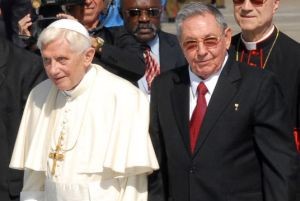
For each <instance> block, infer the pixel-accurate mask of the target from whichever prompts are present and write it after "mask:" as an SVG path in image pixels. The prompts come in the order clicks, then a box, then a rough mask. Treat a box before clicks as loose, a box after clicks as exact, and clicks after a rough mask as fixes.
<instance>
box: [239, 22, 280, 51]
mask: <svg viewBox="0 0 300 201" xmlns="http://www.w3.org/2000/svg"><path fill="white" fill-rule="evenodd" d="M274 29H275V26H273V28H272V29H271V30H270V31H269V32H268V33H267V34H266V35H264V37H262V38H261V39H260V40H258V41H254V42H247V41H245V39H244V38H243V34H241V39H242V41H243V43H244V45H245V47H246V49H247V50H256V49H257V45H258V44H259V43H261V42H262V41H264V40H266V39H267V38H269V37H270V36H271V34H272V33H273V32H274Z"/></svg>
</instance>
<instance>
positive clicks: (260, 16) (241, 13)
mask: <svg viewBox="0 0 300 201" xmlns="http://www.w3.org/2000/svg"><path fill="white" fill-rule="evenodd" d="M262 2H263V4H262V5H256V4H254V3H251V1H250V0H245V1H244V2H243V3H236V4H234V5H233V6H234V17H235V20H236V22H237V23H238V24H239V26H240V27H241V29H242V30H243V31H249V32H253V34H255V33H260V32H263V31H264V30H265V29H267V28H269V27H270V26H271V25H272V23H273V22H272V21H273V16H274V14H275V12H276V10H277V9H278V6H279V0H263V1H262Z"/></svg>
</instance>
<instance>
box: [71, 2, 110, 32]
mask: <svg viewBox="0 0 300 201" xmlns="http://www.w3.org/2000/svg"><path fill="white" fill-rule="evenodd" d="M104 9H105V5H104V0H85V1H84V5H83V6H81V5H80V6H78V5H77V6H72V7H71V9H70V13H71V15H73V16H74V17H75V18H76V19H78V20H79V21H80V22H81V23H82V24H83V25H84V26H86V27H87V28H88V29H90V28H95V27H96V26H97V24H98V22H99V15H100V13H101V12H102V11H103V10H104Z"/></svg>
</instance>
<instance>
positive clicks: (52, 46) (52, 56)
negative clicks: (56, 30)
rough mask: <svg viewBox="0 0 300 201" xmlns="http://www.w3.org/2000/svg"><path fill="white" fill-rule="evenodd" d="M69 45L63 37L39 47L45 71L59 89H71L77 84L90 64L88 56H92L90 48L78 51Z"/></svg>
mask: <svg viewBox="0 0 300 201" xmlns="http://www.w3.org/2000/svg"><path fill="white" fill-rule="evenodd" d="M69 46H70V45H69V44H68V42H67V41H66V40H65V39H58V40H55V41H53V42H50V43H48V44H46V45H44V46H43V47H42V49H41V54H42V58H43V62H44V68H45V70H46V73H47V75H48V77H49V79H50V80H51V81H52V82H53V83H54V84H55V85H56V86H57V88H58V89H60V90H71V89H73V88H74V87H76V86H77V85H78V84H79V82H80V81H81V80H82V78H83V77H84V75H85V73H86V72H87V69H88V67H89V65H90V60H91V58H89V57H91V56H93V55H90V53H91V52H90V49H92V48H90V49H88V50H86V51H84V52H82V53H78V52H75V51H74V50H71V49H70V47H69ZM58 47H59V48H58ZM92 53H93V52H92Z"/></svg>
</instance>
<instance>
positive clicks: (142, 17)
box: [139, 10, 150, 22]
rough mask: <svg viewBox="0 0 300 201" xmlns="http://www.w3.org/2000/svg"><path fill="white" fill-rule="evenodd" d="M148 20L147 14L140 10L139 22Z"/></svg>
mask: <svg viewBox="0 0 300 201" xmlns="http://www.w3.org/2000/svg"><path fill="white" fill-rule="evenodd" d="M149 20H150V18H149V15H148V12H147V11H146V10H141V15H140V16H139V21H141V22H148V21H149Z"/></svg>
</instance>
